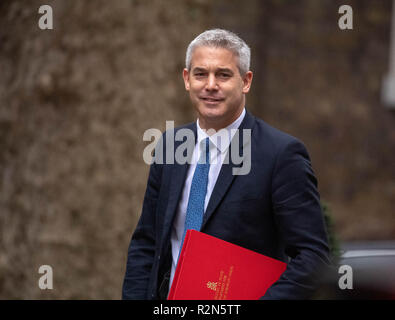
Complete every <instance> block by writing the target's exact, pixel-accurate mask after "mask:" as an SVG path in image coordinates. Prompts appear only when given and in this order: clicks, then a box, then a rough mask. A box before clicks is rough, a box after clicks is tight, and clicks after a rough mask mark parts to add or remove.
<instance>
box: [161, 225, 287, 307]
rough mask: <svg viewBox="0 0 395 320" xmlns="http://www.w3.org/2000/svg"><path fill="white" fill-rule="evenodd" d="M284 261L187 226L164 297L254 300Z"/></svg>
mask: <svg viewBox="0 0 395 320" xmlns="http://www.w3.org/2000/svg"><path fill="white" fill-rule="evenodd" d="M286 266H287V265H286V263H284V262H282V261H279V260H276V259H273V258H270V257H267V256H264V255H262V254H259V253H257V252H254V251H251V250H248V249H245V248H242V247H240V246H237V245H235V244H232V243H229V242H227V241H224V240H221V239H218V238H215V237H213V236H210V235H207V234H205V233H202V232H199V231H196V230H188V231H187V233H186V236H185V239H184V244H183V247H182V250H181V254H180V257H179V261H178V264H177V268H176V271H175V274H174V279H173V284H172V286H171V289H170V293H169V296H168V300H256V299H259V298H260V297H262V296H263V295H264V294H265V292H266V290H267V289H268V288H269V287H270V286H271V285H272V284H273V283H274V282H275V281H277V280H278V278H279V277H280V276H281V274H282V273H283V272H284V271H285V269H286Z"/></svg>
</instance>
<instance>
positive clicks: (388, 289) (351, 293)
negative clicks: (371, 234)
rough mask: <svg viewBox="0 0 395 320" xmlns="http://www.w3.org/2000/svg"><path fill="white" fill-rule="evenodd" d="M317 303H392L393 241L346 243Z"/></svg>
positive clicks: (394, 285)
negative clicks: (342, 301) (327, 300)
mask: <svg viewBox="0 0 395 320" xmlns="http://www.w3.org/2000/svg"><path fill="white" fill-rule="evenodd" d="M321 280H322V281H321V286H320V289H319V290H318V291H317V294H316V296H315V298H316V299H336V300H338V299H340V300H343V299H344V300H349V299H372V300H373V299H392V300H395V241H369V242H368V241H367V242H347V243H343V244H342V245H341V253H340V257H339V258H338V259H337V261H335V262H334V266H333V268H332V269H331V270H329V271H328V272H326V274H325V275H324V276H323V278H322V279H321Z"/></svg>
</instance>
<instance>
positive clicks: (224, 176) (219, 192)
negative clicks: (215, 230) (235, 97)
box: [201, 112, 254, 230]
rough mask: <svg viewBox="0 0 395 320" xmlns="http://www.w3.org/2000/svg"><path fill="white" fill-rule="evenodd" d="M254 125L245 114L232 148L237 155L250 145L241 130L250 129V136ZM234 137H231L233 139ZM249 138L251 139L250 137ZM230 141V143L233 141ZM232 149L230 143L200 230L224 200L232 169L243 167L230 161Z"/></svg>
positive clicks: (252, 118)
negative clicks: (235, 149) (237, 142)
mask: <svg viewBox="0 0 395 320" xmlns="http://www.w3.org/2000/svg"><path fill="white" fill-rule="evenodd" d="M253 125H254V117H253V116H252V115H251V114H250V113H249V112H246V114H245V117H244V119H243V122H242V123H241V125H240V127H239V131H238V132H236V134H235V136H236V135H237V134H239V144H238V145H237V144H235V145H234V146H233V147H238V149H239V150H238V151H239V154H240V155H242V154H243V147H244V146H246V145H247V144H248V143H251V141H250V139H245V140H244V139H243V129H251V134H252V128H253ZM234 138H235V137H233V139H234ZM250 138H251V137H250ZM233 139H232V141H233ZM231 148H232V143H231V144H230V146H229V149H228V151H227V153H228V157H227V158H225V159H229V161H228V163H224V164H223V165H222V167H221V171H220V173H219V176H218V179H217V182H216V184H215V186H214V189H213V192H212V194H211V197H210V200H209V203H208V205H207V209H206V212H205V213H204V217H203V224H202V227H201V230H203V228H204V227H205V225H206V224H207V221H208V220H209V219H210V217H211V216H212V214H213V213H214V212H215V209H216V208H217V207H218V205H219V203H220V202H221V200H222V199H223V198H224V196H225V195H226V193H227V191H228V189H229V187H230V186H231V184H232V182H233V180H234V179H235V177H236V175H234V172H233V169H235V170H237V168H238V167H242V166H243V162H241V163H240V164H235V163H234V162H233V161H232V157H231V150H232V149H231Z"/></svg>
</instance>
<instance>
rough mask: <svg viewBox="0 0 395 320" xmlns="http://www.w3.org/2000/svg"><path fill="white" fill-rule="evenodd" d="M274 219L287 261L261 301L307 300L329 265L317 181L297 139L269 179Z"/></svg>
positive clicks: (289, 146)
mask: <svg viewBox="0 0 395 320" xmlns="http://www.w3.org/2000/svg"><path fill="white" fill-rule="evenodd" d="M272 203H273V211H274V219H275V223H276V226H277V228H278V231H279V235H280V239H281V241H282V242H283V243H284V247H285V253H286V254H287V255H288V256H289V258H290V261H289V263H288V265H287V268H286V270H285V272H284V273H283V274H282V276H281V277H280V279H279V280H278V281H276V282H275V283H274V284H273V285H272V286H271V287H270V288H269V289H268V290H267V292H266V293H265V295H264V297H262V298H261V299H307V298H309V297H311V295H312V294H313V293H314V290H315V287H316V285H317V281H318V277H319V276H320V273H321V272H323V271H324V270H325V268H326V267H327V266H328V265H329V264H330V261H329V248H328V242H327V234H326V230H325V226H324V219H323V215H322V210H321V205H320V199H319V193H318V191H317V180H316V178H315V176H314V172H313V170H312V168H311V164H310V159H309V155H308V153H307V150H306V148H305V147H304V145H303V144H302V143H301V142H300V141H298V140H297V139H293V140H292V141H291V142H289V143H287V145H286V146H285V147H284V148H283V150H281V151H280V152H279V154H278V156H277V160H276V164H275V169H274V171H273V176H272Z"/></svg>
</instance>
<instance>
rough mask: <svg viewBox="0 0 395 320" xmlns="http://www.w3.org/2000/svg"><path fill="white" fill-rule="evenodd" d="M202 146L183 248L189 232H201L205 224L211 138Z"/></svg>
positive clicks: (191, 194)
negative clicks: (204, 215)
mask: <svg viewBox="0 0 395 320" xmlns="http://www.w3.org/2000/svg"><path fill="white" fill-rule="evenodd" d="M201 146H202V147H203V148H201V149H202V150H201V152H200V158H199V161H198V163H197V164H196V169H195V172H194V174H193V178H192V184H191V190H190V192H189V199H188V206H187V213H186V217H185V228H184V234H183V236H182V243H181V247H182V244H183V242H184V237H185V234H186V232H187V230H189V229H194V230H197V231H200V227H201V226H202V222H203V214H204V200H205V199H206V193H207V182H208V172H209V170H210V152H209V138H206V139H205V140H204V143H202V145H201Z"/></svg>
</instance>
